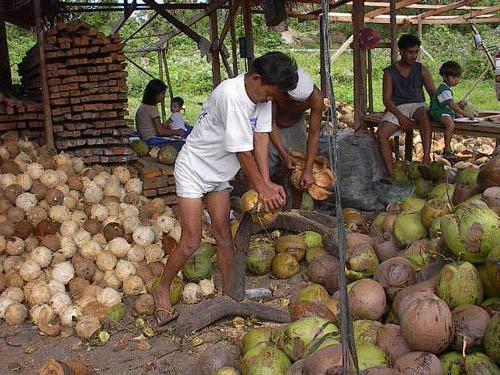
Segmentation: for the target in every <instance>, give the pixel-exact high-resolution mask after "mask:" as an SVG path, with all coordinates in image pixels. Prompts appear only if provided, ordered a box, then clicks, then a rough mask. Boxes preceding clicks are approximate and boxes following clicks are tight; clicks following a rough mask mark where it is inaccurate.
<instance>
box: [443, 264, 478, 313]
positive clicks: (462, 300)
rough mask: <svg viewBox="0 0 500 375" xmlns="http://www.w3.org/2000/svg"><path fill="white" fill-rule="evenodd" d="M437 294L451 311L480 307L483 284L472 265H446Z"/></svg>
mask: <svg viewBox="0 0 500 375" xmlns="http://www.w3.org/2000/svg"><path fill="white" fill-rule="evenodd" d="M436 293H437V295H438V296H439V297H440V298H442V299H443V300H444V301H445V302H446V303H447V304H448V306H449V307H450V309H454V308H455V307H458V306H461V305H479V304H480V303H481V302H482V300H483V284H482V283H481V279H480V278H479V273H478V272H477V269H476V267H474V265H473V264H472V263H469V262H459V263H452V264H446V265H445V266H444V267H443V268H442V269H441V271H440V272H439V278H438V283H437V285H436Z"/></svg>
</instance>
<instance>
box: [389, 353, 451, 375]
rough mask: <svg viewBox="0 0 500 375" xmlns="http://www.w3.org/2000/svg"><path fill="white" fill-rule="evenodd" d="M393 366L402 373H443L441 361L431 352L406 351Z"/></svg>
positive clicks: (427, 374) (436, 374) (435, 374)
mask: <svg viewBox="0 0 500 375" xmlns="http://www.w3.org/2000/svg"><path fill="white" fill-rule="evenodd" d="M394 368H395V369H396V370H398V371H400V372H401V373H403V374H415V375H417V374H422V375H424V374H425V375H443V366H442V365H441V361H440V360H439V358H438V357H436V356H435V355H434V354H432V353H425V352H410V353H407V354H405V355H403V356H402V357H400V358H399V359H398V360H397V361H396V363H395V364H394Z"/></svg>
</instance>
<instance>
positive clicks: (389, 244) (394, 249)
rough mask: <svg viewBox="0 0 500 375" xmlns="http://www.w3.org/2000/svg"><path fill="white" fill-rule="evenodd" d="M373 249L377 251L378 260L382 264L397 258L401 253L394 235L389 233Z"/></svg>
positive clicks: (377, 241)
mask: <svg viewBox="0 0 500 375" xmlns="http://www.w3.org/2000/svg"><path fill="white" fill-rule="evenodd" d="M373 249H374V250H375V254H377V258H378V259H379V261H381V262H384V261H386V260H388V259H391V258H394V257H397V256H398V253H399V251H400V250H401V248H400V247H399V245H398V243H397V242H396V240H394V238H393V237H392V235H390V234H389V233H386V234H384V235H383V237H381V238H379V239H377V240H376V242H375V243H374V245H373Z"/></svg>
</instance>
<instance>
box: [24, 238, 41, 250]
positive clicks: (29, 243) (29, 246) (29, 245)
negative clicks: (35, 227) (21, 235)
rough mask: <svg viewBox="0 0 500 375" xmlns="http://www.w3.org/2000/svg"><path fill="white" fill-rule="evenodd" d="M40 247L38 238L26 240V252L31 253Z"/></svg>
mask: <svg viewBox="0 0 500 375" xmlns="http://www.w3.org/2000/svg"><path fill="white" fill-rule="evenodd" d="M38 246H40V240H39V239H38V237H28V238H26V239H25V240H24V250H25V251H26V252H28V253H29V252H30V251H32V250H34V249H36V248H37V247H38Z"/></svg>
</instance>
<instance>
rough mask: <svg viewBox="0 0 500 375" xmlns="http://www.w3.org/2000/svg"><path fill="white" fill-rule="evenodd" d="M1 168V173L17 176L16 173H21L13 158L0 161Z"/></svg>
mask: <svg viewBox="0 0 500 375" xmlns="http://www.w3.org/2000/svg"><path fill="white" fill-rule="evenodd" d="M1 168H2V173H5V174H13V175H15V176H17V175H18V174H20V173H21V170H20V169H19V166H18V165H17V164H16V162H15V161H14V160H4V161H3V162H2V166H1Z"/></svg>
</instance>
